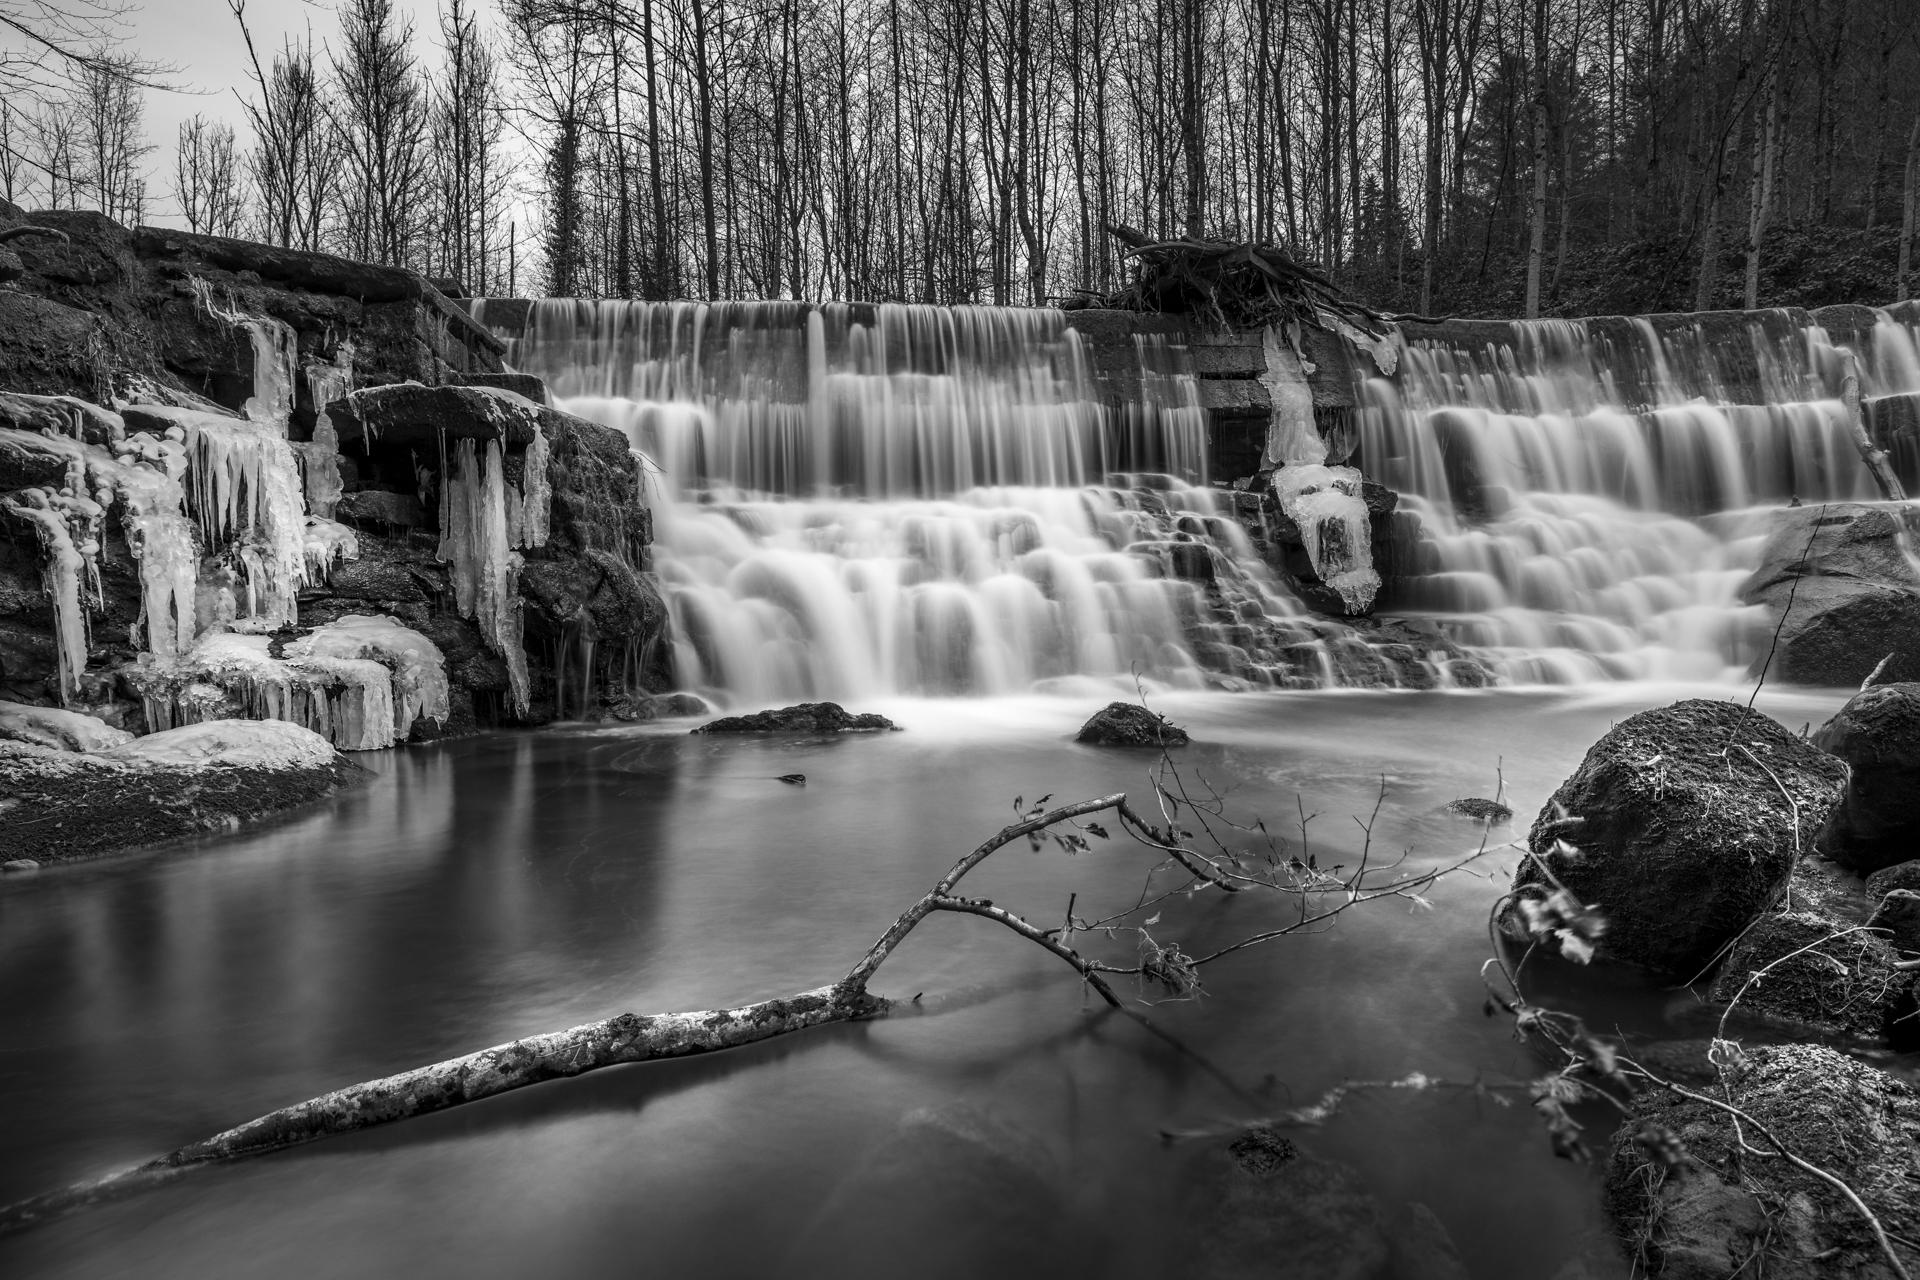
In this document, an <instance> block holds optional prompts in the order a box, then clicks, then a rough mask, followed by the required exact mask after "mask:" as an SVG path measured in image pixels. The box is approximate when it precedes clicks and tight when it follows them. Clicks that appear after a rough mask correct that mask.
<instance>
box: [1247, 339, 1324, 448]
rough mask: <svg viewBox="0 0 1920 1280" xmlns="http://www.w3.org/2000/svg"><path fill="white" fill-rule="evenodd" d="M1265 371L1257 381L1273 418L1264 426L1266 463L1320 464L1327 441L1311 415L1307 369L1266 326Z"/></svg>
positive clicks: (1293, 351) (1264, 346)
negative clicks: (1263, 389)
mask: <svg viewBox="0 0 1920 1280" xmlns="http://www.w3.org/2000/svg"><path fill="white" fill-rule="evenodd" d="M1261 348H1262V350H1263V352H1264V354H1265V356H1266V364H1267V371H1266V372H1265V373H1264V374H1262V375H1261V377H1260V384H1261V385H1262V386H1264V387H1265V388H1266V389H1267V398H1268V399H1269V400H1271V401H1272V402H1273V417H1272V419H1271V422H1270V425H1269V426H1268V427H1267V447H1266V457H1265V462H1266V465H1267V466H1270V467H1279V466H1286V465H1289V464H1292V463H1296V462H1306V463H1322V462H1325V461H1326V460H1327V442H1326V441H1324V440H1322V439H1321V438H1320V429H1319V427H1318V426H1317V425H1316V424H1315V422H1314V418H1313V388H1312V387H1310V386H1309V385H1308V384H1307V374H1308V372H1309V371H1310V370H1309V367H1308V365H1307V364H1306V362H1305V361H1303V360H1302V359H1301V358H1300V355H1299V352H1298V351H1297V350H1296V349H1295V348H1294V346H1293V344H1292V343H1291V342H1290V341H1289V340H1288V339H1287V337H1286V336H1285V335H1283V334H1282V333H1281V332H1280V330H1279V329H1278V328H1276V327H1275V326H1273V325H1268V326H1267V327H1266V331H1265V332H1264V333H1263V334H1262V335H1261Z"/></svg>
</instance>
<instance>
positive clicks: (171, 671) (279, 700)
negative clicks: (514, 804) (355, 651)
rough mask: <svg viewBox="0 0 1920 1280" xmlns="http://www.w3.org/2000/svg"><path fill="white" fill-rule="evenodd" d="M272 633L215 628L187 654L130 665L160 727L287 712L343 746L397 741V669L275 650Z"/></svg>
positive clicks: (132, 679)
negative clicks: (282, 654) (280, 654)
mask: <svg viewBox="0 0 1920 1280" xmlns="http://www.w3.org/2000/svg"><path fill="white" fill-rule="evenodd" d="M271 644H272V637H270V636H264V635H243V634H240V633H238V632H231V631H211V632H208V633H207V634H206V635H204V636H202V637H201V638H200V641H199V643H198V644H196V645H195V646H194V648H193V651H192V652H191V653H189V654H187V655H186V656H184V657H183V658H179V659H173V660H165V659H153V658H152V657H151V656H148V657H144V658H143V659H142V661H141V662H140V664H139V666H138V667H136V668H134V669H133V670H131V671H129V672H128V673H127V680H128V683H129V684H131V685H132V686H133V687H134V688H135V689H136V690H137V691H138V692H139V693H140V696H141V701H142V703H143V704H144V706H145V709H146V715H147V725H148V727H149V728H150V729H152V730H154V731H155V732H158V731H160V730H163V729H175V728H179V727H180V726H182V725H188V724H200V723H203V722H205V721H208V720H223V719H229V718H233V717H234V716H235V715H236V713H237V714H238V715H239V716H240V717H242V718H245V719H250V720H285V721H288V722H289V723H291V724H297V725H300V726H301V727H302V728H305V729H311V730H312V731H313V732H315V733H317V734H319V735H320V736H321V737H323V738H326V739H327V740H328V741H329V742H331V743H333V745H334V746H336V747H339V748H340V749H341V750H343V751H373V750H378V749H380V748H382V747H390V746H392V745H393V743H394V726H395V716H394V703H393V674H392V673H391V672H390V671H389V670H388V668H387V667H386V666H384V665H383V664H381V663H379V662H375V661H372V660H370V659H364V658H344V657H330V656H317V655H316V656H309V657H301V658H293V659H288V658H276V657H274V656H273V653H272V649H271Z"/></svg>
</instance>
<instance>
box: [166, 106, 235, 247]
mask: <svg viewBox="0 0 1920 1280" xmlns="http://www.w3.org/2000/svg"><path fill="white" fill-rule="evenodd" d="M173 173H174V180H173V194H174V200H175V201H176V202H177V203H178V204H179V206H180V216H181V217H182V218H184V219H186V223H187V230H189V231H197V232H202V233H204V234H206V235H211V236H235V235H238V234H240V226H241V222H242V220H243V219H244V217H245V216H246V210H247V193H246V192H245V191H244V190H243V189H242V181H243V178H242V175H241V172H240V163H239V159H238V153H237V152H236V150H235V142H234V132H233V126H232V125H230V124H222V123H220V122H218V121H210V120H208V119H207V118H206V117H205V116H202V115H198V114H196V115H195V116H194V117H193V119H191V120H183V121H181V123H180V138H179V146H178V149H177V151H176V152H175V156H174V170H173Z"/></svg>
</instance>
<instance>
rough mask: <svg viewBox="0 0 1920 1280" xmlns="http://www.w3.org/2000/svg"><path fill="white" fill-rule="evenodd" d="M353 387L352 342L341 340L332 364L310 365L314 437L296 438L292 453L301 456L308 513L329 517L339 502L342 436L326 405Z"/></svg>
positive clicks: (308, 387) (308, 373) (309, 390)
mask: <svg viewBox="0 0 1920 1280" xmlns="http://www.w3.org/2000/svg"><path fill="white" fill-rule="evenodd" d="M351 390H353V344H352V343H350V342H343V343H341V344H340V349H339V350H338V351H336V352H335V353H334V357H333V362H332V363H331V364H321V363H319V362H317V361H316V362H315V363H312V364H309V365H308V366H307V391H308V394H310V395H311V396H312V397H313V439H311V440H304V441H296V442H295V443H294V445H293V452H294V456H295V457H297V458H299V459H300V478H301V480H302V481H303V482H304V484H305V486H306V498H307V510H308V512H310V513H311V514H313V515H316V516H320V517H322V518H324V519H328V520H331V519H332V518H333V510H334V507H335V506H336V505H337V504H338V503H339V501H340V436H339V433H338V432H336V431H335V429H334V425H333V419H332V418H331V417H330V416H329V415H328V413H327V406H328V405H331V404H332V403H333V402H334V401H336V400H338V399H339V398H340V397H341V396H344V395H346V394H347V393H348V392H349V391H351Z"/></svg>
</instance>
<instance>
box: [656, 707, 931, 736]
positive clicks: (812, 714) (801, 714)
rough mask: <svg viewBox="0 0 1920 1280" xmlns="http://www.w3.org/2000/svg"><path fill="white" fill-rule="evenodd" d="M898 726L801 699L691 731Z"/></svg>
mask: <svg viewBox="0 0 1920 1280" xmlns="http://www.w3.org/2000/svg"><path fill="white" fill-rule="evenodd" d="M899 728H900V726H899V725H897V724H895V723H894V722H893V721H891V720H889V719H887V718H886V717H885V716H882V715H875V714H872V713H868V714H865V715H854V714H852V713H851V712H849V711H848V710H847V709H846V708H845V707H843V706H841V705H840V704H839V703H837V702H802V703H799V704H798V705H796V706H791V707H780V708H777V709H773V710H768V711H756V712H754V713H753V714H751V715H744V716H722V717H721V718H720V719H718V720H715V721H712V722H711V723H708V724H703V725H701V726H700V727H699V728H697V729H694V730H692V731H691V732H693V733H878V732H881V731H884V730H889V729H892V730H897V729H899Z"/></svg>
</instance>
